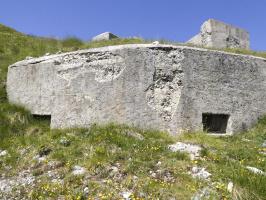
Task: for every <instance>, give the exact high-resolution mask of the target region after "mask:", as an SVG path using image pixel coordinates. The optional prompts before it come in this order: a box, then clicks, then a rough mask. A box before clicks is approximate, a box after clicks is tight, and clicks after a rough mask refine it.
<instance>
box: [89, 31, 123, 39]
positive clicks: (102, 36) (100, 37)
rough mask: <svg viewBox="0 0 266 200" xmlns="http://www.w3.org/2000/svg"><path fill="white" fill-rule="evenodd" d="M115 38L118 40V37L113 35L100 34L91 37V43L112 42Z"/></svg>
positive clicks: (107, 33) (108, 33)
mask: <svg viewBox="0 0 266 200" xmlns="http://www.w3.org/2000/svg"><path fill="white" fill-rule="evenodd" d="M116 38H119V37H118V36H116V35H114V34H113V33H110V32H105V33H101V34H99V35H96V36H95V37H93V38H92V41H103V40H112V39H116Z"/></svg>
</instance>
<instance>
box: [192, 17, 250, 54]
mask: <svg viewBox="0 0 266 200" xmlns="http://www.w3.org/2000/svg"><path fill="white" fill-rule="evenodd" d="M187 43H191V44H195V45H200V46H206V47H214V48H241V49H249V33H248V32H247V31H245V30H243V29H240V28H237V27H234V26H232V25H229V24H226V23H223V22H220V21H217V20H214V19H209V20H208V21H206V22H204V23H203V24H202V26H201V29H200V33H199V34H198V35H196V36H194V37H193V38H191V39H190V40H189V41H188V42H187Z"/></svg>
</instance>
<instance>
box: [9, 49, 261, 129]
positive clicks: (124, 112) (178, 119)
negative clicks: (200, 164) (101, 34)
mask: <svg viewBox="0 0 266 200" xmlns="http://www.w3.org/2000/svg"><path fill="white" fill-rule="evenodd" d="M265 88H266V60H265V59H262V58H258V57H253V56H246V55H237V54H232V53H225V52H220V51H213V50H206V49H200V48H191V47H184V46H171V45H152V44H138V45H136V44H134V45H121V46H112V47H103V48H97V49H89V50H81V51H76V52H70V53H64V54H57V55H50V56H44V57H40V58H34V59H29V60H24V61H21V62H17V63H15V64H13V65H11V66H10V67H9V70H8V78H7V92H8V97H9V101H10V102H12V103H16V104H21V105H23V106H25V107H26V108H28V109H29V110H30V111H31V112H32V113H33V114H38V115H51V127H52V128H66V127H76V126H79V127H89V126H90V125H91V124H93V123H100V124H102V123H108V122H117V123H125V124H129V125H134V126H139V127H142V128H156V129H160V130H167V131H169V132H171V133H172V134H177V133H179V132H181V131H184V130H185V131H187V130H189V131H194V130H202V129H203V128H204V129H205V130H207V129H212V130H210V132H212V131H214V132H216V131H217V132H219V130H216V129H221V130H220V131H221V132H223V131H222V129H224V130H225V132H226V133H227V134H231V133H234V132H237V131H241V130H245V129H246V128H249V127H251V126H252V125H253V124H254V123H255V122H256V121H257V119H258V118H259V117H260V116H262V115H264V114H265V113H266V104H265V100H266V90H265ZM217 120H218V123H217ZM219 120H221V122H220V123H219ZM204 123H205V124H204ZM219 124H222V125H221V126H222V127H219Z"/></svg>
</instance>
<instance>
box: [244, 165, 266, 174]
mask: <svg viewBox="0 0 266 200" xmlns="http://www.w3.org/2000/svg"><path fill="white" fill-rule="evenodd" d="M246 168H247V169H248V170H249V171H251V172H253V173H254V174H259V175H264V176H266V173H265V172H264V171H262V170H260V169H258V168H256V167H250V166H246Z"/></svg>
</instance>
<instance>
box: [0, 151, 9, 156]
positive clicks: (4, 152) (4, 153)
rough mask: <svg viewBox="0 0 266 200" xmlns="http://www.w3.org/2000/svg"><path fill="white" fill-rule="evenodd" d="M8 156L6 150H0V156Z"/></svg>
mask: <svg viewBox="0 0 266 200" xmlns="http://www.w3.org/2000/svg"><path fill="white" fill-rule="evenodd" d="M7 154H8V152H7V150H3V151H1V150H0V156H6V155H7Z"/></svg>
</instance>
